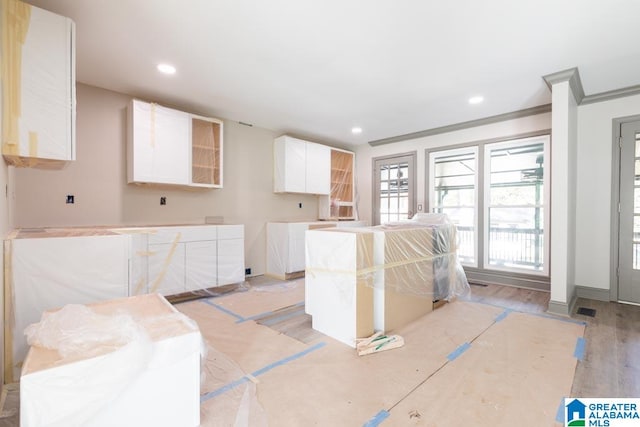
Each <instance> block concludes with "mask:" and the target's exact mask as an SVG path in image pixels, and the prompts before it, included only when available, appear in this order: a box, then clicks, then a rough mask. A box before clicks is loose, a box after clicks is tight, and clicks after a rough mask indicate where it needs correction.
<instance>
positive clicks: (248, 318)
mask: <svg viewBox="0 0 640 427" xmlns="http://www.w3.org/2000/svg"><path fill="white" fill-rule="evenodd" d="M303 305H304V301H300V302H298V303H296V304H293V305H290V306H288V307H282V308H280V309H278V310H276V311H279V310H283V309H285V308H292V307H302V306H303ZM276 311H273V310H271V311H265V312H264V313H259V314H254V315H253V316H249V317H242V319H241V320H238V321H237V322H236V323H242V322H246V321H247V320H256V319H260V318H262V317H266V316H271V315H272V314H275V313H276Z"/></svg>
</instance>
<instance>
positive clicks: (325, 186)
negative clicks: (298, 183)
mask: <svg viewBox="0 0 640 427" xmlns="http://www.w3.org/2000/svg"><path fill="white" fill-rule="evenodd" d="M305 181H306V192H307V193H311V194H329V193H330V192H331V149H330V148H329V147H327V146H326V145H320V144H315V143H313V142H307V157H306V171H305Z"/></svg>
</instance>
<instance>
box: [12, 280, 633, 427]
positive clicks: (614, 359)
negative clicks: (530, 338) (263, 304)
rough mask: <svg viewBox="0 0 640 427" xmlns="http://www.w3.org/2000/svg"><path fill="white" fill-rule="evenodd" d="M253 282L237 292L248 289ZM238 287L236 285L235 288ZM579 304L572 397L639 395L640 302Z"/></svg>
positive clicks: (495, 297) (289, 318)
mask: <svg viewBox="0 0 640 427" xmlns="http://www.w3.org/2000/svg"><path fill="white" fill-rule="evenodd" d="M278 283H282V282H279V281H276V280H274V279H270V278H267V277H264V276H259V277H255V278H251V279H250V280H249V283H248V285H249V286H269V285H277V284H278ZM246 286H247V285H246V284H245V285H244V286H240V287H238V288H237V289H236V290H235V292H241V291H243V290H246V289H247V287H246ZM230 291H231V292H233V290H230ZM464 299H468V300H471V301H476V302H480V303H485V304H490V305H496V306H500V307H504V308H510V309H512V310H517V311H523V312H528V313H540V314H544V313H546V310H547V306H548V303H549V293H548V292H540V291H534V290H527V289H519V288H513V287H506V286H497V285H488V286H478V285H473V286H472V287H471V293H470V295H469V296H467V297H465V298H464ZM579 307H585V308H593V309H595V310H596V314H595V317H589V316H584V315H580V314H577V313H575V312H574V313H573V314H572V315H571V317H572V318H573V319H575V320H580V321H584V322H585V323H586V325H587V327H586V330H585V341H586V346H585V354H584V358H583V360H581V361H579V362H578V364H577V367H576V372H575V377H574V381H573V387H572V392H571V396H572V397H639V396H640V306H632V305H625V304H619V303H613V302H602V301H593V300H586V299H582V298H581V299H578V301H577V304H576V309H577V308H579ZM255 320H256V322H258V323H260V324H262V325H264V326H268V327H270V328H273V329H275V330H278V331H279V332H282V333H283V334H286V335H288V336H291V337H292V338H295V339H297V340H300V341H302V342H309V341H312V340H314V339H315V338H316V336H317V334H318V332H316V331H314V330H313V329H312V328H311V318H310V316H309V315H307V314H305V313H304V310H301V307H300V306H292V307H286V308H283V309H282V310H280V311H278V312H277V313H271V314H270V315H268V316H265V317H264V318H260V319H255ZM0 404H2V407H1V408H2V412H0V427H15V426H19V410H18V408H19V396H18V388H17V385H15V384H12V385H9V386H5V390H4V392H3V401H2V402H0Z"/></svg>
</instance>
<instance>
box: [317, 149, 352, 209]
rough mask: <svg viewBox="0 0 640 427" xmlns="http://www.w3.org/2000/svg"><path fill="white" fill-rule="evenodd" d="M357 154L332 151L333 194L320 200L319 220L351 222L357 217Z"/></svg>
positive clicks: (337, 150)
mask: <svg viewBox="0 0 640 427" xmlns="http://www.w3.org/2000/svg"><path fill="white" fill-rule="evenodd" d="M354 171H355V154H354V153H352V152H350V151H345V150H339V149H337V148H332V149H331V193H330V194H329V195H328V196H321V197H320V198H319V199H318V218H320V219H324V220H332V221H339V220H351V219H355V218H356V217H357V215H356V206H355V187H356V186H355V173H354Z"/></svg>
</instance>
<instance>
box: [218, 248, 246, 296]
mask: <svg viewBox="0 0 640 427" xmlns="http://www.w3.org/2000/svg"><path fill="white" fill-rule="evenodd" d="M240 282H244V239H220V240H218V286H223V285H229V284H231V283H240Z"/></svg>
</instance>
